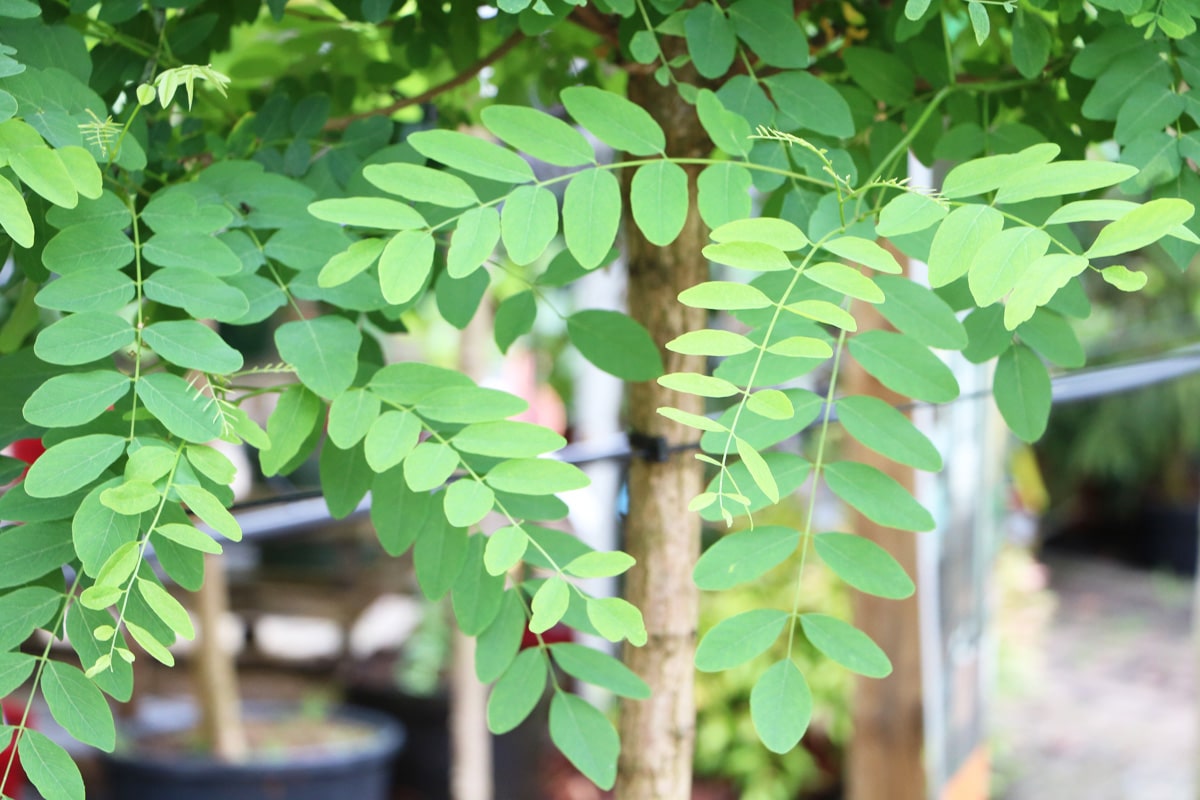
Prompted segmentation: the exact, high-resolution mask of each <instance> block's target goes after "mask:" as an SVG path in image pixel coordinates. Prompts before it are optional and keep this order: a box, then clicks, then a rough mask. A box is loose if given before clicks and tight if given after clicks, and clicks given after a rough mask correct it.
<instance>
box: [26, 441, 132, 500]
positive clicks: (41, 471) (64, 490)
mask: <svg viewBox="0 0 1200 800" xmlns="http://www.w3.org/2000/svg"><path fill="white" fill-rule="evenodd" d="M124 451H125V440H124V439H123V438H121V437H120V436H113V435H112V434H107V433H93V434H89V435H87V436H80V437H78V438H75V439H68V440H67V441H65V442H61V443H59V444H56V445H54V446H53V447H51V448H49V449H48V450H46V452H45V453H43V454H42V456H41V458H39V459H38V460H37V461H35V462H34V464H33V466H31V467H30V468H29V473H28V474H27V475H26V476H25V482H24V486H25V491H26V492H27V493H28V494H29V496H30V497H62V496H63V495H66V494H70V493H71V492H73V491H75V490H76V489H81V488H83V487H84V486H86V485H87V484H89V483H91V482H92V481H94V480H95V479H96V478H98V477H100V473H102V472H104V470H105V469H106V468H107V467H108V466H109V465H110V464H112V463H113V462H114V461H116V460H117V459H118V458H119V457H120V456H121V453H123V452H124Z"/></svg>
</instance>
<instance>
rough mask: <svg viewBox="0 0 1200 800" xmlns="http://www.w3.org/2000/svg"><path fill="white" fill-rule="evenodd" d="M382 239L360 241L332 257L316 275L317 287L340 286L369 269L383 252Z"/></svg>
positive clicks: (383, 243) (383, 242)
mask: <svg viewBox="0 0 1200 800" xmlns="http://www.w3.org/2000/svg"><path fill="white" fill-rule="evenodd" d="M385 244H386V242H385V241H384V240H383V239H361V240H359V241H357V242H355V243H354V244H352V245H350V246H349V247H348V248H346V249H345V250H343V251H342V252H340V253H338V254H337V255H335V256H333V257H332V258H331V259H329V261H327V262H326V263H325V266H324V267H322V268H321V272H320V274H318V275H317V285H318V286H320V287H321V288H322V289H329V288H332V287H334V286H341V285H342V284H343V283H345V282H346V281H348V280H350V279H351V278H353V277H354V276H355V275H358V274H359V273H361V272H363V271H365V270H367V269H369V268H370V267H371V265H372V264H374V263H375V261H376V260H377V259H378V258H379V254H380V253H382V252H383V248H384V245H385Z"/></svg>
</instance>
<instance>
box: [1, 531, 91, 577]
mask: <svg viewBox="0 0 1200 800" xmlns="http://www.w3.org/2000/svg"><path fill="white" fill-rule="evenodd" d="M0 549H2V550H3V552H4V563H3V564H0V588H5V589H7V588H9V587H11V586H20V585H21V584H24V583H29V582H30V581H34V580H37V579H38V578H40V577H42V576H43V575H46V574H48V573H50V572H59V571H61V570H62V565H63V564H64V563H68V562H70V561H71V559H72V557H73V555H74V553H75V548H74V546H73V545H72V543H71V528H70V526H69V525H67V524H66V523H65V522H31V523H27V524H25V525H16V526H13V527H10V528H5V529H4V531H3V532H2V533H0Z"/></svg>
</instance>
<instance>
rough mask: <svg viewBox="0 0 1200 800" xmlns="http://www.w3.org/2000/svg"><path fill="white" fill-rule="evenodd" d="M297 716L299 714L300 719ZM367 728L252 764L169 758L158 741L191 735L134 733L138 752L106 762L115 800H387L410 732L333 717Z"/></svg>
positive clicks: (150, 729) (122, 752)
mask: <svg viewBox="0 0 1200 800" xmlns="http://www.w3.org/2000/svg"><path fill="white" fill-rule="evenodd" d="M284 713H285V712H284V711H283V710H281V709H276V708H270V709H254V708H251V710H250V711H249V712H248V714H249V715H251V716H253V715H263V714H267V715H278V716H282V715H283V714H284ZM293 713H294V712H293ZM329 718H330V719H331V720H333V721H335V722H338V723H344V724H348V725H349V726H353V727H354V728H357V729H361V731H362V735H355V736H354V737H347V738H346V739H345V740H343V741H333V742H329V743H326V744H322V745H319V746H305V747H303V748H289V749H281V748H277V749H268V750H266V751H265V752H263V753H262V754H260V755H256V756H254V757H252V758H251V759H250V760H249V761H247V762H245V763H239V764H228V763H223V762H220V761H216V760H214V759H213V758H211V757H208V756H206V755H204V754H203V753H195V752H169V751H167V750H166V749H164V748H162V747H158V746H155V745H154V744H153V743H154V740H155V738H157V737H163V736H169V735H171V734H174V733H177V732H178V731H181V730H185V729H186V728H187V727H188V726H190V725H191V723H192V719H187V720H180V722H179V724H178V725H176V726H174V727H168V726H163V725H162V724H161V723H160V724H155V725H149V724H142V725H136V726H130V728H129V729H128V730H127V731H126V732H125V733H126V735H127V738H128V739H129V741H130V743H131V744H130V746H129V747H126V748H118V750H117V752H116V753H114V754H112V755H107V756H105V757H104V761H105V767H106V775H107V781H106V783H107V789H108V796H109V797H110V798H113V800H117V799H118V798H119V800H168V799H169V800H216V799H217V798H219V800H338V798H353V800H387V797H388V793H389V785H390V781H391V775H390V772H391V764H392V760H393V758H394V757H395V754H396V753H397V752H398V751H399V750H400V749H401V747H402V745H403V741H404V733H403V729H402V728H401V727H400V726H399V725H398V724H397V723H396V722H395V721H394V720H392V719H390V718H388V717H387V716H386V715H384V714H379V713H376V712H372V711H367V710H363V709H356V708H342V709H338V710H337V711H335V712H332V713H331V714H330V715H329Z"/></svg>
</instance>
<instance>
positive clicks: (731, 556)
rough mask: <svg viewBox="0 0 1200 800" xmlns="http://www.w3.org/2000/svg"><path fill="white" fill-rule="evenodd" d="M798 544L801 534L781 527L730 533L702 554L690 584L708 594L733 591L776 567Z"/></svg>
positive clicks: (757, 528) (766, 526)
mask: <svg viewBox="0 0 1200 800" xmlns="http://www.w3.org/2000/svg"><path fill="white" fill-rule="evenodd" d="M799 544H800V532H799V531H797V530H795V529H793V528H787V527H784V526H782V525H765V526H758V527H756V528H749V529H746V530H742V531H738V532H736V533H732V534H730V535H728V536H724V537H722V538H721V539H720V540H718V541H717V543H716V544H714V545H712V546H711V547H709V548H708V549H707V550H705V551H704V553H703V554H702V555H701V556H700V559H699V561H697V562H696V567H695V569H694V570H693V571H692V580H694V581H695V582H696V586H698V587H700V588H701V589H704V590H705V591H710V592H711V591H719V590H722V589H730V588H733V587H734V586H737V585H739V584H742V583H746V582H748V581H752V580H755V579H757V578H758V577H760V576H761V575H763V574H765V573H766V572H768V571H769V570H772V569H774V568H775V567H777V566H779V565H780V564H782V563H783V562H784V561H785V560H786V559H787V557H788V556H790V555H791V554H792V553H794V552H796V547H797V546H798V545H799Z"/></svg>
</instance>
